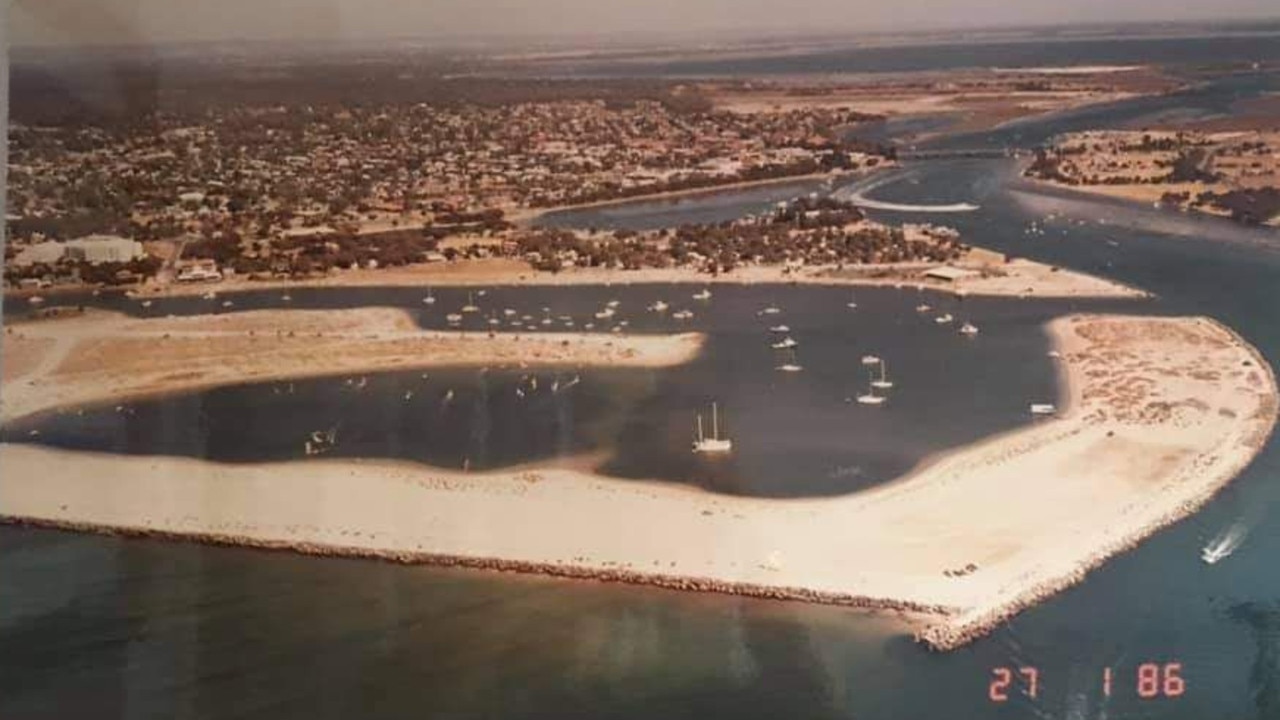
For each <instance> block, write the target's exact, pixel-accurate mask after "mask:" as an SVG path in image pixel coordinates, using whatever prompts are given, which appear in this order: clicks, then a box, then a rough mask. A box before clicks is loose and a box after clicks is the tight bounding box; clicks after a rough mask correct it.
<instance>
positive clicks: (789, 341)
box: [773, 335, 800, 350]
mask: <svg viewBox="0 0 1280 720" xmlns="http://www.w3.org/2000/svg"><path fill="white" fill-rule="evenodd" d="M799 344H800V343H798V342H796V340H795V338H793V337H791V336H790V335H788V336H786V337H785V338H783V339H781V340H779V341H778V342H776V343H774V344H773V349H774V350H790V349H791V348H793V347H796V346H797V345H799Z"/></svg>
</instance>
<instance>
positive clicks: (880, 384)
mask: <svg viewBox="0 0 1280 720" xmlns="http://www.w3.org/2000/svg"><path fill="white" fill-rule="evenodd" d="M871 387H873V388H876V389H879V390H888V389H889V388H891V387H893V381H892V380H890V379H889V377H888V375H887V374H886V371H885V365H884V360H881V361H880V378H879V379H878V380H872V381H871Z"/></svg>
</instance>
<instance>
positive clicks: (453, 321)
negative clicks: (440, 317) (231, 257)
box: [444, 313, 462, 325]
mask: <svg viewBox="0 0 1280 720" xmlns="http://www.w3.org/2000/svg"><path fill="white" fill-rule="evenodd" d="M444 319H445V322H447V323H449V324H450V325H457V324H458V323H460V322H462V315H460V314H459V313H449V314H448V315H445V316H444Z"/></svg>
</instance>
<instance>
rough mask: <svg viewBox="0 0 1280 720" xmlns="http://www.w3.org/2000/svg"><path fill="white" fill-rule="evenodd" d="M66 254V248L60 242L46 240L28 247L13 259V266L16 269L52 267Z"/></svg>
mask: <svg viewBox="0 0 1280 720" xmlns="http://www.w3.org/2000/svg"><path fill="white" fill-rule="evenodd" d="M66 254H67V248H66V246H65V245H63V244H62V243H60V242H55V241H53V240H47V241H45V242H38V243H34V244H32V245H28V246H27V247H25V248H23V249H22V250H19V251H18V254H17V255H16V256H15V257H14V258H13V264H14V265H16V266H18V267H30V266H32V265H40V264H44V265H52V264H54V263H56V262H58V261H59V260H61V259H62V258H63V257H64V256H65V255H66Z"/></svg>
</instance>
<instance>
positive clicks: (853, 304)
mask: <svg viewBox="0 0 1280 720" xmlns="http://www.w3.org/2000/svg"><path fill="white" fill-rule="evenodd" d="M844 305H845V307H847V308H849V309H850V310H854V309H856V308H857V307H858V295H857V293H854V292H853V291H852V290H851V291H849V302H847V303H845V304H844Z"/></svg>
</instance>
